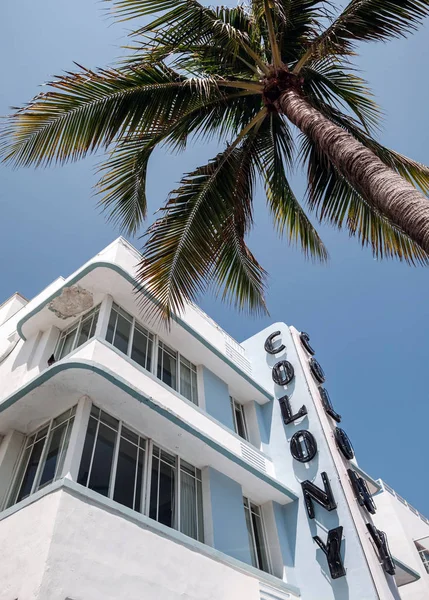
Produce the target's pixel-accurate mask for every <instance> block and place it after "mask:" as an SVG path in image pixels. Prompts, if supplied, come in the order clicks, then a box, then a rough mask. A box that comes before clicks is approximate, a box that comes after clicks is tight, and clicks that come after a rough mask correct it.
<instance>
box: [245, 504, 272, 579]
mask: <svg viewBox="0 0 429 600" xmlns="http://www.w3.org/2000/svg"><path fill="white" fill-rule="evenodd" d="M243 502H244V514H245V517H246V525H247V534H248V536H249V546H250V555H251V559H252V565H253V566H254V567H256V568H257V569H261V570H262V571H266V572H267V573H269V572H270V569H269V564H268V555H267V550H266V544H265V535H264V526H263V522H262V517H261V509H260V507H259V506H256V505H255V504H252V503H251V502H250V500H249V499H248V498H243Z"/></svg>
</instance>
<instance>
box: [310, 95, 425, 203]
mask: <svg viewBox="0 0 429 600" xmlns="http://www.w3.org/2000/svg"><path fill="white" fill-rule="evenodd" d="M311 102H312V104H313V105H314V106H315V107H316V108H317V109H318V110H320V112H321V113H322V114H323V115H325V116H326V117H327V118H328V119H330V120H331V121H332V122H333V123H336V124H337V125H339V126H340V127H342V128H343V129H345V130H346V131H348V132H349V133H350V134H351V135H352V136H353V137H354V138H356V139H357V140H358V141H359V142H361V143H362V144H363V145H364V146H366V147H367V148H369V149H370V150H372V152H374V154H375V155H376V156H378V158H379V159H380V160H381V161H383V162H384V164H385V165H387V166H388V167H390V168H391V169H393V170H394V171H396V172H397V173H399V174H400V175H401V176H402V177H403V178H404V179H406V180H407V181H408V182H409V183H411V184H412V185H414V186H415V187H416V188H418V189H420V190H421V191H422V192H423V193H424V194H426V195H429V167H427V166H425V165H422V164H421V163H419V162H417V161H415V160H412V159H411V158H408V157H407V156H404V155H403V154H400V153H399V152H395V151H394V150H390V149H389V148H386V147H385V146H383V145H382V144H380V143H379V142H377V141H376V140H374V138H372V137H371V136H370V135H368V133H367V132H366V131H364V130H363V129H362V128H361V127H360V126H359V123H358V122H357V121H356V120H355V119H353V118H352V117H350V116H348V115H344V114H343V113H341V112H340V111H339V110H338V109H336V108H333V107H331V106H330V105H328V104H326V103H325V102H322V101H318V100H317V99H315V98H312V100H311Z"/></svg>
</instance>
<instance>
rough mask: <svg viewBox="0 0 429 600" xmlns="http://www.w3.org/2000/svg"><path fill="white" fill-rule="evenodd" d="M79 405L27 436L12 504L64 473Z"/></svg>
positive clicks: (13, 490) (10, 504)
mask: <svg viewBox="0 0 429 600" xmlns="http://www.w3.org/2000/svg"><path fill="white" fill-rule="evenodd" d="M75 411H76V407H73V408H71V409H70V410H67V411H66V412H65V413H63V414H62V415H60V416H59V417H57V418H56V419H53V420H52V421H50V423H49V424H48V425H45V426H44V427H42V428H41V429H39V430H38V431H37V432H36V433H33V434H32V435H30V436H28V437H27V439H26V441H25V445H24V450H23V453H22V456H21V458H20V461H19V466H18V470H17V473H16V476H15V478H14V482H13V486H12V490H11V493H10V496H9V502H8V504H7V505H8V506H12V505H13V504H16V503H17V502H20V501H21V500H24V498H27V497H28V496H30V494H33V493H34V492H37V490H40V489H41V488H43V487H44V486H46V485H48V484H49V483H52V481H55V480H56V479H58V478H59V477H60V476H61V471H62V468H63V465H64V459H65V455H66V452H67V448H68V443H69V439H70V433H71V428H72V425H73V421H74V414H75Z"/></svg>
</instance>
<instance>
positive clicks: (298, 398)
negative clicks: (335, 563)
mask: <svg viewBox="0 0 429 600" xmlns="http://www.w3.org/2000/svg"><path fill="white" fill-rule="evenodd" d="M276 330H280V331H281V342H282V343H283V344H284V345H285V346H286V349H285V350H284V351H283V352H282V353H281V354H278V355H276V356H272V355H269V354H267V353H266V352H265V351H264V342H265V339H266V338H267V336H268V335H269V334H271V333H272V332H274V331H276ZM242 345H243V346H244V347H245V349H246V352H247V355H248V356H249V358H251V360H252V369H253V374H254V376H255V378H256V379H257V380H258V381H259V382H260V383H261V385H263V386H264V387H265V388H266V389H271V390H273V392H274V394H275V397H276V398H280V397H281V396H283V395H284V394H287V395H288V396H289V397H290V399H291V404H292V408H293V410H294V411H298V410H299V408H300V407H301V406H302V405H303V404H305V405H306V407H307V410H308V415H307V416H306V417H304V418H302V419H300V420H299V421H295V422H294V423H292V424H290V425H286V426H285V425H284V424H283V420H282V417H281V413H280V407H279V404H278V402H277V400H275V401H274V402H273V403H270V404H268V405H266V406H264V407H262V408H261V409H259V410H258V418H259V420H260V422H261V432H263V433H261V438H263V435H265V439H262V442H263V447H264V450H266V451H267V452H269V454H270V457H271V458H272V460H273V463H274V468H275V472H276V476H277V478H278V479H279V480H280V481H283V482H285V483H286V482H287V485H288V486H290V487H291V489H292V490H293V491H295V492H296V494H297V495H298V496H299V498H300V500H299V502H294V503H292V504H289V505H287V506H285V507H284V509H283V510H284V517H285V521H286V527H287V538H288V543H289V545H290V548H291V555H292V562H293V564H294V571H295V577H296V582H297V585H299V587H300V589H301V593H302V596H303V599H304V600H313V599H315V598H317V599H319V598H320V599H323V600H325V599H326V600H328V599H331V598H332V599H335V600H370V599H371V600H373V599H375V598H379V597H380V598H383V600H384V599H385V598H386V599H387V598H398V595H397V592H395V589H394V587H395V586H394V583H393V581H388V579H386V577H385V576H384V573H383V572H382V571H381V568H380V567H379V565H378V560H377V557H376V555H375V553H374V551H373V549H372V547H370V546H369V541H368V540H365V541H366V542H367V543H368V546H369V549H368V555H366V552H365V551H364V549H363V546H362V541H361V539H360V536H359V534H358V530H357V526H358V524H357V521H358V518H359V519H360V520H361V523H360V524H359V527H360V528H361V530H362V531H363V530H364V529H365V523H364V520H363V519H362V517H360V516H359V514H357V518H356V516H354V517H353V518H352V515H351V509H353V510H355V511H356V510H357V509H356V506H355V505H356V501H355V500H354V499H353V500H352V502H353V503H354V504H353V505H351V504H350V501H349V499H348V498H347V497H346V495H345V491H344V490H345V489H346V488H347V486H349V484H348V482H347V481H345V480H343V481H344V482H340V480H339V472H338V468H339V467H338V464H337V462H335V460H334V453H337V454H338V451H337V450H336V448H335V444H334V446H333V447H332V445H330V443H331V442H332V439H331V438H330V433H329V434H328V433H327V432H326V431H325V428H324V424H322V422H321V418H320V415H319V413H318V410H317V407H316V405H315V402H316V400H315V396H313V394H314V390H313V389H312V385H313V384H312V382H311V381H310V379H311V376H309V372H308V371H307V372H306V371H304V368H303V364H304V363H305V362H306V361H305V360H304V359H303V358H302V356H301V355H300V349H298V348H297V346H296V345H295V343H294V340H293V337H292V334H291V331H290V330H289V328H288V327H287V326H286V325H285V324H284V323H275V324H273V325H272V326H270V327H269V328H267V329H266V330H264V331H262V332H260V333H258V334H257V335H255V336H254V337H252V338H250V339H249V340H246V341H245V342H243V343H242ZM283 359H287V360H288V361H290V362H291V363H292V365H293V367H294V370H295V377H294V379H293V380H292V382H291V383H290V384H289V385H287V386H281V387H280V386H277V385H276V384H274V382H273V380H272V374H271V372H272V367H273V366H274V365H275V363H276V362H278V361H279V360H283ZM316 393H317V388H316ZM325 425H326V424H325ZM328 425H329V424H328ZM300 429H307V430H309V431H310V432H311V433H312V434H313V435H314V437H315V438H316V441H317V445H318V453H317V455H316V457H315V458H314V459H313V460H312V461H311V462H309V463H305V464H302V463H299V462H297V461H296V460H294V459H293V458H292V456H291V453H290V447H289V446H290V439H291V437H292V435H293V434H294V433H295V432H296V431H298V430H300ZM323 471H325V472H326V473H327V474H328V477H329V479H330V483H331V486H332V489H333V493H334V496H335V499H336V502H337V505H338V508H337V510H334V511H332V512H327V511H326V510H325V509H323V508H322V507H321V506H319V505H317V504H315V513H316V518H315V519H314V520H310V519H309V518H308V516H307V513H306V509H305V506H304V503H303V501H302V491H301V486H300V483H301V482H302V481H304V480H307V479H308V480H310V481H313V482H314V483H315V484H316V485H318V486H320V487H323V485H322V481H321V476H320V473H321V472H323ZM339 525H341V526H342V527H343V528H344V529H343V544H342V552H343V556H344V565H345V568H346V570H347V575H346V577H342V578H340V579H336V580H332V579H331V577H330V574H329V569H328V565H327V562H326V557H325V555H324V554H323V552H322V551H321V550H320V549H319V548H318V547H317V545H316V544H315V542H314V541H313V536H315V535H319V536H320V537H321V539H322V540H324V541H326V537H327V533H326V532H327V531H328V530H329V529H332V528H334V527H337V526H339ZM368 561H372V567H373V569H374V570H377V569H378V576H379V578H380V582H378V583H379V586H380V588H381V592H380V591H379V590H377V588H376V586H375V583H374V579H373V576H372V573H371V571H370V569H369V567H368ZM285 562H286V561H285ZM388 578H389V579H390V580H392V578H390V576H388Z"/></svg>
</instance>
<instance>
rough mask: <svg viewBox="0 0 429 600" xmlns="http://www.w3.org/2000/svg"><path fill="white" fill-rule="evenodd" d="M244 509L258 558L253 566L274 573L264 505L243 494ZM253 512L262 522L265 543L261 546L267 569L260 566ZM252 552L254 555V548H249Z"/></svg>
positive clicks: (263, 541)
mask: <svg viewBox="0 0 429 600" xmlns="http://www.w3.org/2000/svg"><path fill="white" fill-rule="evenodd" d="M252 506H253V507H255V508H257V510H258V512H255V511H252ZM243 510H244V518H245V521H246V530H247V532H248V534H249V533H250V537H251V538H252V543H253V553H254V555H255V556H256V560H257V562H258V566H256V565H253V563H252V566H254V567H255V569H259V570H260V571H263V572H264V573H269V574H272V573H273V567H272V561H271V556H270V551H269V546H268V543H267V530H266V527H265V523H264V517H263V514H262V507H261V506H260V505H259V504H255V503H254V502H252V501H251V500H250V498H248V497H246V496H243ZM246 510H247V511H248V512H249V521H250V525H251V531H250V532H249V529H248V526H247V519H246ZM252 513H253V514H255V515H256V517H258V518H259V520H260V524H261V533H262V543H263V548H261V552H263V553H264V555H265V560H266V562H267V570H265V569H263V568H262V567H261V566H259V558H258V551H257V546H256V536H255V529H254V526H253V520H252ZM249 550H250V553H251V557H252V548H249Z"/></svg>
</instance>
